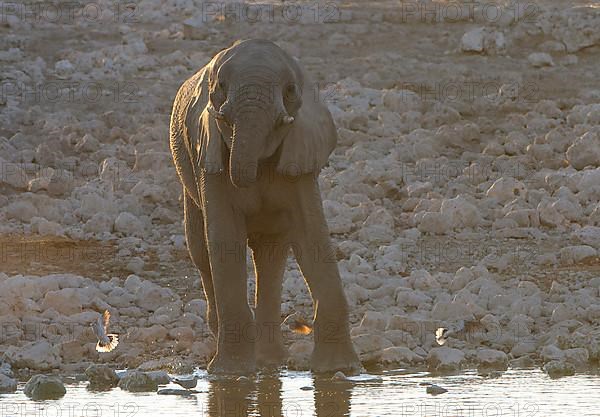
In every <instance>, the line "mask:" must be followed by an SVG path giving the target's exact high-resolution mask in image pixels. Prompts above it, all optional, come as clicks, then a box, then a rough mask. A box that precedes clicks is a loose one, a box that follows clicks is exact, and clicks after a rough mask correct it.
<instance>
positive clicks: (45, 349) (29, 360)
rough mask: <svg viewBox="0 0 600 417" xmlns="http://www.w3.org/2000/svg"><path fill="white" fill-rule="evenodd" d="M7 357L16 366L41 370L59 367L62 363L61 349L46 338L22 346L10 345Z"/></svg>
mask: <svg viewBox="0 0 600 417" xmlns="http://www.w3.org/2000/svg"><path fill="white" fill-rule="evenodd" d="M5 359H6V360H7V361H8V362H9V363H10V364H11V365H12V366H13V367H15V368H29V369H35V370H40V371H48V370H51V369H55V368H58V367H59V366H60V363H61V360H60V354H59V349H58V348H57V347H54V346H52V345H51V344H50V343H48V342H47V341H45V340H43V341H39V342H30V343H28V344H26V345H24V346H22V347H16V346H10V347H9V348H8V349H7V350H6V352H5Z"/></svg>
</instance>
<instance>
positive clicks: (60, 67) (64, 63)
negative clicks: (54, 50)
mask: <svg viewBox="0 0 600 417" xmlns="http://www.w3.org/2000/svg"><path fill="white" fill-rule="evenodd" d="M54 70H55V71H56V74H57V75H59V76H61V77H64V76H67V75H71V74H72V73H73V71H75V67H74V66H73V64H71V62H70V61H69V60H67V59H63V60H60V61H58V62H57V63H56V64H54Z"/></svg>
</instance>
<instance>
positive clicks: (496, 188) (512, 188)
mask: <svg viewBox="0 0 600 417" xmlns="http://www.w3.org/2000/svg"><path fill="white" fill-rule="evenodd" d="M526 190H527V188H526V187H525V184H523V183H522V182H521V181H517V180H515V179H514V178H510V177H500V178H498V179H497V180H496V181H495V182H494V183H493V184H492V185H491V186H490V188H489V189H488V190H487V192H486V195H487V196H488V197H490V198H495V199H496V200H497V201H498V202H500V203H506V202H508V201H512V200H514V199H515V198H517V197H522V196H524V195H525V192H526Z"/></svg>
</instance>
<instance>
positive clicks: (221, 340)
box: [203, 177, 256, 374]
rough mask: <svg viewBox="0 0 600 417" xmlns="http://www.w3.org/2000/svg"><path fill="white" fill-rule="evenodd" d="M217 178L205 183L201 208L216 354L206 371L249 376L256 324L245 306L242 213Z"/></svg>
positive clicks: (245, 282)
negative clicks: (214, 315)
mask: <svg viewBox="0 0 600 417" xmlns="http://www.w3.org/2000/svg"><path fill="white" fill-rule="evenodd" d="M219 179H220V177H217V178H213V179H210V180H207V181H206V182H205V184H204V190H203V191H205V192H206V193H207V194H208V195H210V198H209V197H206V196H203V200H204V201H207V200H210V201H211V204H207V205H206V207H204V217H205V224H206V225H207V226H206V227H207V230H206V240H207V242H208V253H209V257H210V270H211V272H212V278H213V279H212V281H213V288H214V293H215V301H216V305H217V317H218V336H217V353H216V354H215V357H214V358H213V359H212V361H211V362H210V364H209V365H208V370H209V371H210V372H212V373H218V374H239V373H251V372H254V371H255V369H256V358H255V348H254V345H255V340H256V324H255V321H254V317H253V314H252V310H251V309H250V306H249V305H248V292H247V274H246V239H247V236H246V235H247V234H246V225H245V218H244V215H243V213H242V212H241V211H240V210H238V209H237V208H236V207H234V206H232V204H231V201H229V200H228V196H227V193H224V192H222V189H221V188H220V186H221V184H219Z"/></svg>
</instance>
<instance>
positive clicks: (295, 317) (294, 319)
mask: <svg viewBox="0 0 600 417" xmlns="http://www.w3.org/2000/svg"><path fill="white" fill-rule="evenodd" d="M281 324H287V326H288V328H289V329H290V330H291V331H293V332H294V333H299V334H303V335H307V334H311V333H312V330H313V329H312V325H311V324H310V323H309V322H308V321H306V320H305V319H304V318H303V317H302V316H300V313H298V312H297V311H295V312H293V313H292V314H290V315H289V316H287V317H286V318H285V319H283V321H282V322H281Z"/></svg>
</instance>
